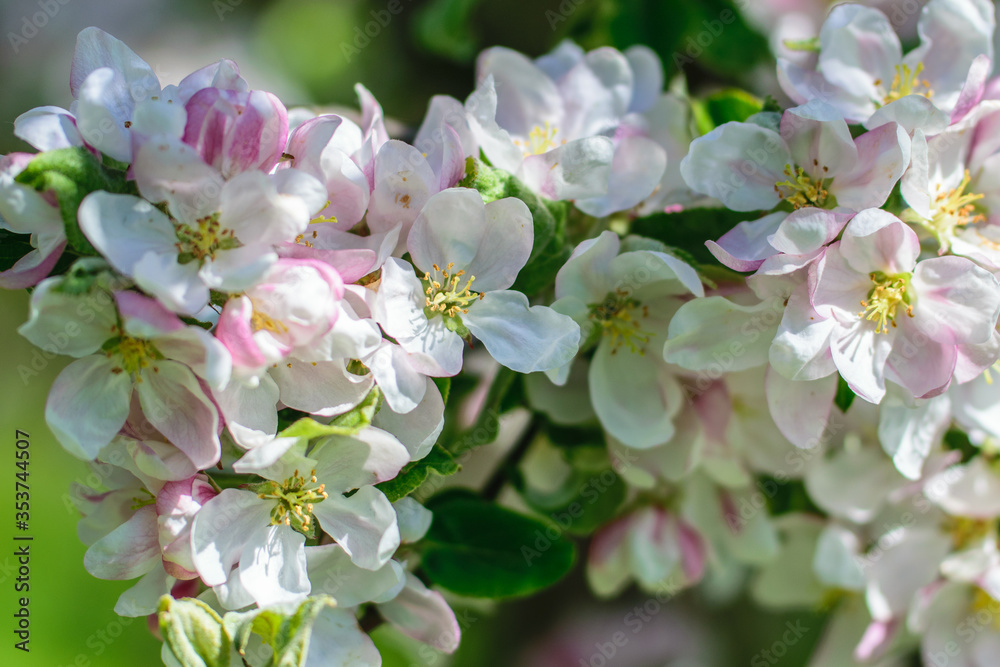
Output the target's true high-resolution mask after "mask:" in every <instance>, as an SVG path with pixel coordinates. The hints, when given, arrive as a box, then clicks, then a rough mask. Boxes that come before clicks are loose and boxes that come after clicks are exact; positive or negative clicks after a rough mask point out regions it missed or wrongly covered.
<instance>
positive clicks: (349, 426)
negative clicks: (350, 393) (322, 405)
mask: <svg viewBox="0 0 1000 667" xmlns="http://www.w3.org/2000/svg"><path fill="white" fill-rule="evenodd" d="M381 398H382V392H381V391H379V388H378V387H373V388H372V390H371V391H370V392H368V395H367V396H366V397H365V399H364V400H363V401H361V403H359V404H358V405H357V406H356V407H355V408H354V409H353V410H351V411H350V412H345V413H344V414H342V415H340V416H338V417H336V418H335V419H333V420H332V421H331V422H330V423H329V424H321V423H319V422H318V421H316V420H315V419H313V418H311V417H303V418H301V419H299V420H298V421H296V422H294V423H293V424H291V425H290V426H287V427H285V428H284V429H282V430H281V431H280V432H279V433H278V437H280V438H304V439H305V440H312V439H313V438H320V437H323V436H327V435H356V434H357V433H359V432H360V431H361V430H362V429H364V428H366V427H368V426H371V423H372V418H373V417H374V416H375V413H376V412H377V411H378V406H379V402H380V400H381Z"/></svg>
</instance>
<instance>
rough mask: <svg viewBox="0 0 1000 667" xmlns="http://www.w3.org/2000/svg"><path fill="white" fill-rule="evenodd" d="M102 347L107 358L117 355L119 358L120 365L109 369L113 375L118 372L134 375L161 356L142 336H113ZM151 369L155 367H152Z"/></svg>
mask: <svg viewBox="0 0 1000 667" xmlns="http://www.w3.org/2000/svg"><path fill="white" fill-rule="evenodd" d="M104 347H105V354H106V355H107V356H108V358H111V357H114V356H116V355H117V356H118V358H119V360H120V365H119V366H115V367H114V368H112V369H111V372H112V373H114V374H115V375H117V374H118V373H128V374H129V375H135V374H136V373H138V372H139V371H141V370H142V369H143V368H146V367H147V366H149V364H150V362H152V361H156V360H157V359H162V358H163V355H162V354H160V352H159V350H157V349H156V346H154V345H153V344H152V343H151V342H150V341H148V340H144V339H142V338H132V337H131V336H122V337H120V338H118V339H114V338H113V339H111V340H109V341H108V342H107V343H105V344H104ZM153 370H156V368H155V367H154V369H153Z"/></svg>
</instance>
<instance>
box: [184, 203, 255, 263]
mask: <svg viewBox="0 0 1000 667" xmlns="http://www.w3.org/2000/svg"><path fill="white" fill-rule="evenodd" d="M175 233H176V234H177V243H175V244H174V245H175V246H176V248H177V252H178V253H180V254H179V256H178V258H177V261H178V262H179V263H181V264H187V263H188V262H193V261H195V260H197V261H199V262H203V261H205V259H215V253H217V252H218V251H220V250H229V249H230V248H238V247H239V246H240V242H239V241H238V240H237V239H236V236H235V234H234V232H233V230H231V229H223V228H222V225H220V224H219V214H218V213H213V214H212V215H209V216H206V217H204V218H202V219H201V220H198V221H197V222H195V223H194V225H193V226H192V225H188V224H178V225H177V228H176V231H175Z"/></svg>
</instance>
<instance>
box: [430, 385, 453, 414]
mask: <svg viewBox="0 0 1000 667" xmlns="http://www.w3.org/2000/svg"><path fill="white" fill-rule="evenodd" d="M431 380H432V381H433V382H434V384H435V385H436V386H437V388H438V391H439V392H441V401H442V402H443V403H444V405H445V407H447V406H448V398H449V397H450V395H451V378H431Z"/></svg>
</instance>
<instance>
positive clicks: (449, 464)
mask: <svg viewBox="0 0 1000 667" xmlns="http://www.w3.org/2000/svg"><path fill="white" fill-rule="evenodd" d="M458 471H459V465H458V463H457V462H456V461H455V459H454V457H452V455H451V454H449V453H448V452H447V451H446V450H445V449H444V448H442V447H441V446H440V445H434V447H433V448H432V449H431V451H430V452H428V453H427V456H425V457H424V458H422V459H420V460H419V461H413V462H412V463H408V464H406V466H405V467H404V468H403V469H402V470H400V471H399V474H398V475H396V477H395V478H393V479H390V480H386V481H385V482H380V483H379V484H376V485H375V486H377V487H378V488H379V490H380V491H382V493H384V494H385V496H386V498H388V499H389V502H391V503H394V502H396V501H397V500H399V499H400V498H405V497H406V496H408V495H410V494H411V493H413V492H414V491H416V490H417V489H419V488H420V486H421V485H422V484H423V483H424V482H426V481H427V478H428V477H430V475H431V473H433V474H435V475H439V476H441V477H447V476H448V475H454V474H455V473H456V472H458Z"/></svg>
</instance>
